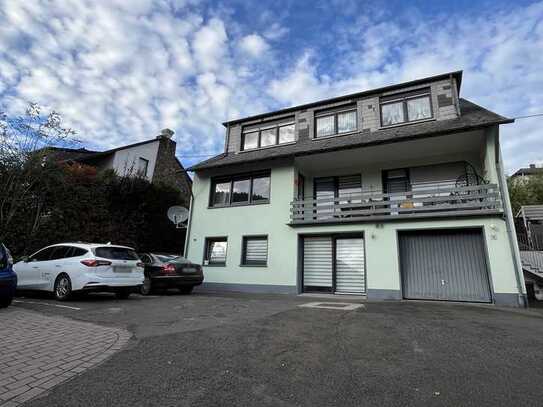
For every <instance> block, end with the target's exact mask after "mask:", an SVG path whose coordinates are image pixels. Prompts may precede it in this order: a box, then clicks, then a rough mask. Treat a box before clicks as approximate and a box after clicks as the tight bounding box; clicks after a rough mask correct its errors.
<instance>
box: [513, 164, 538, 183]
mask: <svg viewBox="0 0 543 407" xmlns="http://www.w3.org/2000/svg"><path fill="white" fill-rule="evenodd" d="M536 175H539V176H541V175H543V168H542V167H537V166H536V165H535V164H530V166H529V167H528V168H520V169H519V170H517V171H516V172H515V173H514V174H513V175H511V178H512V179H513V180H514V181H515V182H519V181H520V182H526V181H528V180H529V179H530V178H531V177H534V176H536Z"/></svg>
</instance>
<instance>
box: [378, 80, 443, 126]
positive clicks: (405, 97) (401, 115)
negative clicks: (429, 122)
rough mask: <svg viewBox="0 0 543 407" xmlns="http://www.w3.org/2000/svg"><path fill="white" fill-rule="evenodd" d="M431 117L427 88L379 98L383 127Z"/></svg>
mask: <svg viewBox="0 0 543 407" xmlns="http://www.w3.org/2000/svg"><path fill="white" fill-rule="evenodd" d="M432 117H433V114H432V104H431V102H430V89H429V88H425V89H419V90H416V91H413V92H409V93H402V94H400V95H390V96H386V97H382V98H381V125H382V126H383V127H384V126H393V125H395V124H400V123H407V122H414V121H418V120H425V119H431V118H432Z"/></svg>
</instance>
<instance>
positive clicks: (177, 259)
mask: <svg viewBox="0 0 543 407" xmlns="http://www.w3.org/2000/svg"><path fill="white" fill-rule="evenodd" d="M156 257H157V258H158V259H159V260H160V261H162V262H164V263H181V264H188V263H190V261H188V260H187V259H185V258H184V257H183V256H174V255H171V254H158V255H156Z"/></svg>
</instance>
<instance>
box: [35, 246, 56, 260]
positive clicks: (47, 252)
mask: <svg viewBox="0 0 543 407" xmlns="http://www.w3.org/2000/svg"><path fill="white" fill-rule="evenodd" d="M53 250H55V248H54V247H47V248H45V249H42V250H40V251H39V252H37V253H36V254H34V255H33V256H32V257H30V259H29V260H30V261H47V260H49V258H50V257H51V254H52V253H53Z"/></svg>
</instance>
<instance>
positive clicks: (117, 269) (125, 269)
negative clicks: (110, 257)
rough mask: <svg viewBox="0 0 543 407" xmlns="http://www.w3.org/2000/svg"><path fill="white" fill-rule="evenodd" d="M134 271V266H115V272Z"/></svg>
mask: <svg viewBox="0 0 543 407" xmlns="http://www.w3.org/2000/svg"><path fill="white" fill-rule="evenodd" d="M131 271H132V267H122V266H114V267H113V272H115V273H130V272H131Z"/></svg>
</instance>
